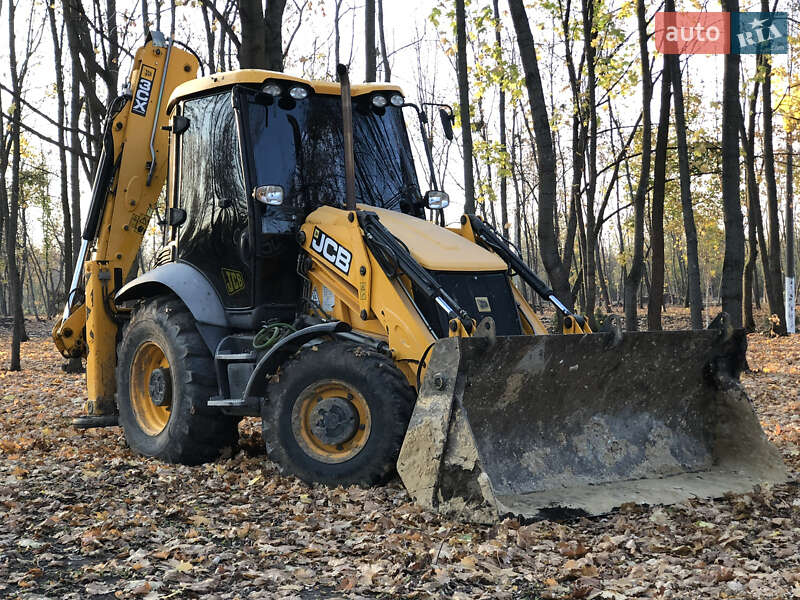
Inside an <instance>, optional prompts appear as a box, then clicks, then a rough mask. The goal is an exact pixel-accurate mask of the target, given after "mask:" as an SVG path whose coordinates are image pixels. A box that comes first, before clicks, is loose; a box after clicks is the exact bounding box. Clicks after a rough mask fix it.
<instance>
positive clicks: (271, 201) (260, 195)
mask: <svg viewBox="0 0 800 600" xmlns="http://www.w3.org/2000/svg"><path fill="white" fill-rule="evenodd" d="M253 198H255V199H256V200H258V201H259V202H261V204H266V205H268V206H279V205H281V204H283V188H282V187H281V186H279V185H260V186H258V187H257V188H256V189H254V190H253Z"/></svg>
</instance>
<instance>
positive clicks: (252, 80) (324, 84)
mask: <svg viewBox="0 0 800 600" xmlns="http://www.w3.org/2000/svg"><path fill="white" fill-rule="evenodd" d="M268 79H279V80H282V81H291V82H297V83H304V84H305V85H308V86H310V87H311V88H312V89H313V90H314V92H315V93H317V94H330V95H334V96H338V95H340V94H341V90H342V88H341V86H340V85H339V84H338V83H335V82H333V81H323V80H317V79H303V78H301V77H294V76H293V75H287V74H286V73H280V72H278V71H265V70H262V69H240V70H238V71H227V72H224V73H214V74H213V75H208V76H206V77H199V78H197V79H192V80H190V81H187V82H185V83H182V84H180V85H179V86H178V87H176V88H175V91H173V92H172V95H171V96H170V97H169V104H168V105H167V111H168V112H169V111H171V110H172V108H173V107H174V106H175V104H177V103H178V102H179V101H181V100H183V99H184V98H188V97H191V96H197V95H199V94H202V93H205V92H208V91H210V90H213V89H217V88H226V87H233V86H234V85H237V84H240V85H241V84H251V85H252V84H257V85H260V84H263V83H264V82H266V81H267V80H268ZM371 92H398V93H399V94H402V93H403V90H402V89H401V88H400V86H398V85H394V84H392V83H355V84H352V85H351V86H350V95H351V96H362V95H364V94H369V93H371Z"/></svg>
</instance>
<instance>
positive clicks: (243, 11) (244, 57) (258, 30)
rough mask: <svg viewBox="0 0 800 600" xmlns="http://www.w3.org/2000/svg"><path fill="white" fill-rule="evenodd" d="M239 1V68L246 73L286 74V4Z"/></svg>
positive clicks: (279, 0)
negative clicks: (263, 70) (284, 50)
mask: <svg viewBox="0 0 800 600" xmlns="http://www.w3.org/2000/svg"><path fill="white" fill-rule="evenodd" d="M261 2H262V0H239V20H240V21H241V25H242V43H241V46H240V48H239V66H240V67H241V68H242V69H267V70H270V71H283V37H282V26H283V11H284V9H285V8H286V0H267V2H266V9H264V7H262V4H261Z"/></svg>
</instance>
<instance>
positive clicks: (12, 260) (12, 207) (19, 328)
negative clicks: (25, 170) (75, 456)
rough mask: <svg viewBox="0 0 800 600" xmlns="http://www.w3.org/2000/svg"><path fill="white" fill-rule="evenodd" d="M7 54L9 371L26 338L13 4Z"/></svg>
mask: <svg viewBox="0 0 800 600" xmlns="http://www.w3.org/2000/svg"><path fill="white" fill-rule="evenodd" d="M7 10H8V54H9V66H10V72H11V87H12V90H13V96H12V98H13V100H12V101H13V102H14V111H13V112H12V113H11V142H12V147H11V185H10V192H9V194H8V201H7V202H4V203H3V204H4V205H5V206H4V209H5V210H4V211H3V212H4V213H5V214H4V215H3V216H4V221H5V223H6V236H5V243H6V261H7V263H8V288H9V300H10V305H11V306H10V308H11V314H12V315H13V317H14V326H13V332H12V335H11V360H10V362H9V370H11V371H19V370H20V369H21V362H20V342H21V341H22V338H23V337H24V328H25V317H24V314H23V312H22V280H21V278H20V272H19V265H18V264H17V229H18V225H19V200H20V180H19V179H20V177H19V176H20V167H21V160H22V156H21V154H22V143H21V141H22V140H21V129H22V127H21V113H22V102H21V100H22V89H21V87H22V82H21V81H20V77H19V71H18V70H17V51H16V36H15V34H14V30H15V27H14V16H15V13H16V7H15V5H14V2H9V3H8V9H7Z"/></svg>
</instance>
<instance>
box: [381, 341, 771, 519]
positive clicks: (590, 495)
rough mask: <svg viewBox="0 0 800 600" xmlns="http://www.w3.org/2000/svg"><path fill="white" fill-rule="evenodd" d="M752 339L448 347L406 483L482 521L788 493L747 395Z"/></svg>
mask: <svg viewBox="0 0 800 600" xmlns="http://www.w3.org/2000/svg"><path fill="white" fill-rule="evenodd" d="M746 343H747V342H746V337H745V336H744V332H743V331H729V333H728V334H727V335H726V334H725V333H724V332H722V331H719V330H704V331H669V332H647V333H645V332H642V333H625V334H623V335H622V336H621V337H620V336H619V335H618V334H617V336H616V337H615V335H614V334H611V333H598V334H589V335H555V336H513V337H500V338H496V339H495V340H490V339H486V338H449V339H443V340H440V341H438V342H437V343H436V346H435V347H434V349H433V351H432V354H431V358H430V364H429V365H428V368H427V372H426V375H425V379H424V382H423V384H422V388H421V391H420V394H419V397H418V399H417V404H416V407H415V409H414V413H413V415H412V417H411V422H410V424H409V427H408V432H407V434H406V437H405V440H404V442H403V447H402V449H401V452H400V458H399V460H398V464H397V470H398V472H399V473H400V477H401V478H402V480H403V483H404V484H405V486H406V488H407V489H408V491H409V493H410V494H411V495H412V496H413V497H414V499H415V500H416V501H417V502H419V503H420V504H421V505H423V506H424V507H425V508H428V509H431V510H438V511H441V512H445V513H451V514H453V515H454V516H456V517H460V518H463V519H467V520H471V521H479V522H492V521H496V520H498V519H500V518H502V517H504V516H507V515H513V516H518V517H521V518H523V519H537V518H551V517H553V518H557V517H558V516H570V515H596V514H602V513H605V512H608V511H610V510H612V509H613V508H615V507H618V506H620V505H621V504H624V503H628V502H634V503H640V504H669V503H673V502H679V501H682V500H685V499H687V498H692V497H719V496H722V495H723V494H725V493H726V492H744V491H748V490H750V489H752V488H753V486H755V485H756V484H760V483H765V482H772V483H775V482H781V481H785V480H786V477H787V473H786V469H785V467H784V465H783V462H782V460H781V458H780V455H779V453H778V451H777V449H776V448H774V447H773V446H772V445H771V444H770V443H769V442H768V441H767V439H766V436H765V435H764V433H763V431H762V430H761V426H760V425H759V422H758V419H757V418H756V415H755V412H754V410H753V407H752V405H751V403H750V400H749V399H748V397H747V395H746V393H745V392H744V390H743V388H742V387H741V385H740V384H739V381H738V377H739V373H740V371H741V369H742V367H743V365H744V356H745V349H746Z"/></svg>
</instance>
